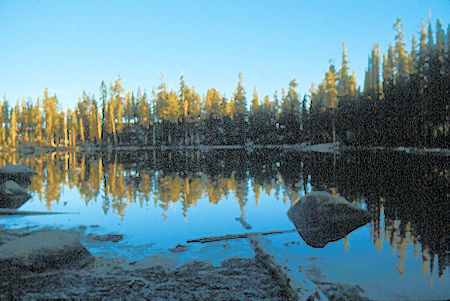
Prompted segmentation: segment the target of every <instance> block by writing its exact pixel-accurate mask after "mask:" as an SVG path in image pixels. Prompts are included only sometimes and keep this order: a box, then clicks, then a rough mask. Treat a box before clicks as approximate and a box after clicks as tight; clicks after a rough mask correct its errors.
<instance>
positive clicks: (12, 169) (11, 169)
mask: <svg viewBox="0 0 450 301" xmlns="http://www.w3.org/2000/svg"><path fill="white" fill-rule="evenodd" d="M33 173H34V171H33V170H32V169H31V168H29V167H28V166H26V165H14V164H6V165H5V166H2V167H0V174H2V175H22V176H31V175H32V174H33Z"/></svg>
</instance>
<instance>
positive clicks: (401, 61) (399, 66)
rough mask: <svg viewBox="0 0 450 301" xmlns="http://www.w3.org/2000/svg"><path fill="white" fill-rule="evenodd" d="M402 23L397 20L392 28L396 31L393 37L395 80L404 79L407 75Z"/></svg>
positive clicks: (406, 54) (407, 68) (406, 55)
mask: <svg viewBox="0 0 450 301" xmlns="http://www.w3.org/2000/svg"><path fill="white" fill-rule="evenodd" d="M402 26H403V24H402V22H401V19H400V18H397V22H395V24H394V28H395V30H396V31H397V35H396V36H395V59H394V62H395V68H396V71H397V78H405V77H407V76H408V75H409V66H408V53H407V51H406V50H405V42H404V41H403V32H402Z"/></svg>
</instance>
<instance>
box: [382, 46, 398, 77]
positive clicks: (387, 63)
mask: <svg viewBox="0 0 450 301" xmlns="http://www.w3.org/2000/svg"><path fill="white" fill-rule="evenodd" d="M394 68H395V64H394V47H393V46H392V43H391V44H390V45H389V48H388V54H387V57H386V56H384V55H383V83H385V84H386V83H395V81H394V80H395V78H394Z"/></svg>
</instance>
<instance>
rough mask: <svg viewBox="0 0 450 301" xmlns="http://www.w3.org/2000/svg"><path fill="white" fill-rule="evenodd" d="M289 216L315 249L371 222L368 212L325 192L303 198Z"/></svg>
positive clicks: (293, 207)
mask: <svg viewBox="0 0 450 301" xmlns="http://www.w3.org/2000/svg"><path fill="white" fill-rule="evenodd" d="M288 216H289V219H290V220H291V221H292V222H293V223H294V225H295V227H296V228H297V230H298V233H300V235H301V237H302V238H303V240H304V241H305V242H306V243H307V244H308V245H310V246H311V247H314V248H323V247H324V246H325V245H326V244H327V243H329V242H331V241H336V240H339V239H341V238H343V237H345V236H346V235H347V234H348V233H350V232H352V231H353V230H355V229H357V228H359V227H361V226H363V225H365V224H367V223H368V222H369V221H370V219H371V217H370V214H369V213H368V212H367V211H365V210H363V209H361V208H359V207H357V206H355V205H353V204H351V203H349V202H348V201H347V200H346V199H345V198H343V197H336V196H333V195H331V194H329V193H328V192H325V191H315V192H312V193H310V194H308V195H305V196H304V197H302V198H301V199H300V200H299V201H298V202H297V203H295V204H294V205H293V206H292V207H291V208H290V209H289V211H288Z"/></svg>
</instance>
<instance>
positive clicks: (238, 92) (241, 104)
mask: <svg viewBox="0 0 450 301" xmlns="http://www.w3.org/2000/svg"><path fill="white" fill-rule="evenodd" d="M233 99H234V102H235V113H237V114H245V113H246V112H247V100H246V98H245V90H244V87H243V86H242V73H240V72H239V82H238V85H237V87H236V89H235V91H234V96H233Z"/></svg>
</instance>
